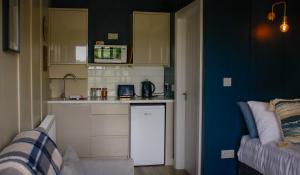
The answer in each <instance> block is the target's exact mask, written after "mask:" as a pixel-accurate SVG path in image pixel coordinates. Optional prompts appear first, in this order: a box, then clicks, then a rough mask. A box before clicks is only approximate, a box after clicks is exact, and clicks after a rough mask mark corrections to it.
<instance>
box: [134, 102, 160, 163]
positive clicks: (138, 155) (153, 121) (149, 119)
mask: <svg viewBox="0 0 300 175" xmlns="http://www.w3.org/2000/svg"><path fill="white" fill-rule="evenodd" d="M130 123H131V130H130V133H131V134H130V135H131V138H130V140H131V141H130V142H131V144H130V157H131V158H132V159H133V162H134V165H135V166H143V165H163V164H164V163H165V159H164V157H165V106H164V105H154V106H149V105H148V106H131V122H130Z"/></svg>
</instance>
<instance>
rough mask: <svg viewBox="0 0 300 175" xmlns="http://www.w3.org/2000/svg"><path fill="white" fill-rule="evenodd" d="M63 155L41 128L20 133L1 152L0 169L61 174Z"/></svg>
mask: <svg viewBox="0 0 300 175" xmlns="http://www.w3.org/2000/svg"><path fill="white" fill-rule="evenodd" d="M61 165H62V157H61V155H60V153H59V151H58V150H57V147H56V144H55V143H54V142H53V141H52V140H51V139H50V138H49V137H48V136H47V134H45V133H44V132H42V131H41V130H40V129H37V130H31V131H25V132H21V133H19V134H18V135H17V136H16V137H15V138H14V140H13V141H12V142H11V143H10V144H9V145H8V146H7V147H5V148H4V149H3V151H2V152H1V153H0V170H6V169H10V170H11V169H15V170H16V171H19V172H22V173H23V174H41V175H48V174H49V175H55V174H57V175H58V174H60V169H61Z"/></svg>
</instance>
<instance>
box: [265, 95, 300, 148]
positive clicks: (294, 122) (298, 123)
mask: <svg viewBox="0 0 300 175" xmlns="http://www.w3.org/2000/svg"><path fill="white" fill-rule="evenodd" d="M270 109H274V110H275V113H276V115H277V117H278V118H279V120H280V121H281V128H282V132H283V136H284V141H287V142H292V143H300V100H299V99H294V100H284V99H275V100H272V101H271V102H270Z"/></svg>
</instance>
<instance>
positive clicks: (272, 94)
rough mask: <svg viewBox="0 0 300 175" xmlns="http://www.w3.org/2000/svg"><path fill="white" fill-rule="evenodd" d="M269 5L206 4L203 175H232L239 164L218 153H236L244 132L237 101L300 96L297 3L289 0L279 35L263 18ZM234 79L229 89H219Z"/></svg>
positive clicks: (254, 1) (235, 0) (250, 1)
mask: <svg viewBox="0 0 300 175" xmlns="http://www.w3.org/2000/svg"><path fill="white" fill-rule="evenodd" d="M270 8H271V2H269V1H260V0H246V1H239V0H229V1H222V0H205V2H204V10H205V12H204V13H205V15H204V20H205V21H204V122H203V123H204V124H203V125H204V126H203V144H204V145H203V173H204V175H221V174H222V175H235V174H237V164H236V162H237V160H236V159H235V160H230V159H229V160H221V159H220V151H221V150H222V149H235V150H236V151H237V150H238V146H239V141H240V138H241V135H242V134H245V133H247V132H246V130H245V126H244V121H243V120H242V119H241V114H240V111H239V110H238V108H237V106H236V102H237V101H240V100H245V101H246V100H264V101H269V100H270V99H272V98H276V97H281V98H295V97H299V96H300V92H299V88H300V83H299V78H298V77H299V75H300V71H299V68H300V59H299V58H300V53H299V48H298V47H299V46H298V43H299V42H300V36H299V34H300V33H299V23H298V22H297V21H299V17H300V15H299V14H297V9H296V8H297V5H296V0H289V1H288V8H287V9H288V16H289V23H290V26H291V31H290V32H288V33H281V32H280V31H279V25H280V21H281V15H282V14H281V12H280V11H279V13H278V14H277V17H278V18H277V19H276V20H277V21H276V22H275V23H271V22H269V21H267V20H266V15H267V13H268V12H269V10H270ZM223 77H232V81H233V86H232V87H230V88H224V87H222V78H223Z"/></svg>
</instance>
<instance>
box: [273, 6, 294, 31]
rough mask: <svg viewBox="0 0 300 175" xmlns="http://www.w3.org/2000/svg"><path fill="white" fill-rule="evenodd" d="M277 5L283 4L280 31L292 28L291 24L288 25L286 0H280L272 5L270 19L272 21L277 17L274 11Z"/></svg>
mask: <svg viewBox="0 0 300 175" xmlns="http://www.w3.org/2000/svg"><path fill="white" fill-rule="evenodd" d="M277 5H283V19H282V24H281V25H280V31H281V32H287V31H289V29H290V26H289V25H288V22H287V16H286V2H285V1H279V2H275V3H274V4H273V5H272V11H271V12H270V13H269V14H268V19H269V20H270V21H274V20H275V18H276V15H275V13H274V8H275V6H277Z"/></svg>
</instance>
